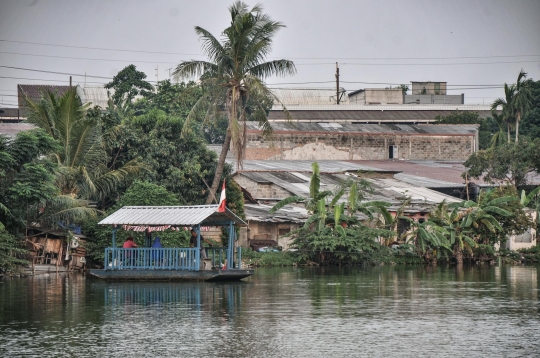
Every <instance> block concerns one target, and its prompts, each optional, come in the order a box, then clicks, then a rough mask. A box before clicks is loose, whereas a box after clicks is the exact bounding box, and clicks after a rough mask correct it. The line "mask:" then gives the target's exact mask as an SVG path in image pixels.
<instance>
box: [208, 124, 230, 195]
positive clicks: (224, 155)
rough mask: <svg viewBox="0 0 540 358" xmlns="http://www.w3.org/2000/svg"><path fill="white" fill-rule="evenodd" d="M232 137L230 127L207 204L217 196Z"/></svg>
mask: <svg viewBox="0 0 540 358" xmlns="http://www.w3.org/2000/svg"><path fill="white" fill-rule="evenodd" d="M231 137H232V135H231V129H230V128H228V129H227V133H226V134H225V141H224V142H223V147H222V148H221V153H220V155H219V160H218V164H217V167H216V173H215V174H214V180H213V181H212V186H211V187H210V192H209V193H208V196H207V197H206V202H205V204H206V205H209V204H212V200H213V199H214V198H215V196H216V192H217V189H218V186H219V182H220V180H221V176H222V175H223V168H224V167H225V159H226V158H227V153H228V152H229V148H230V147H231ZM216 200H217V199H216Z"/></svg>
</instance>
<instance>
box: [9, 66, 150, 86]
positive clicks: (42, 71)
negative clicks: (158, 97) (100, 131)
mask: <svg viewBox="0 0 540 358" xmlns="http://www.w3.org/2000/svg"><path fill="white" fill-rule="evenodd" d="M0 67H3V68H9V69H13V70H21V71H31V72H41V73H52V74H55V75H66V76H77V77H85V78H86V77H90V78H102V79H105V80H111V79H112V77H104V76H94V75H88V74H78V73H67V72H56V71H46V70H36V69H34V68H23V67H13V66H4V65H0ZM146 82H152V83H156V81H146Z"/></svg>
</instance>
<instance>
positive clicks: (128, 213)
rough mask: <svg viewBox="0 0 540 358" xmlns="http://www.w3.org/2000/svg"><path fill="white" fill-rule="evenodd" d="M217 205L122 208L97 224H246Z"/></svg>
mask: <svg viewBox="0 0 540 358" xmlns="http://www.w3.org/2000/svg"><path fill="white" fill-rule="evenodd" d="M218 207H219V205H194V206H124V207H122V208H121V209H119V210H117V211H115V212H114V213H112V214H111V215H109V216H108V217H106V218H105V219H103V220H101V221H100V222H99V224H100V225H146V226H158V225H172V226H194V225H198V224H201V225H204V226H221V225H227V224H229V222H230V221H233V222H234V223H235V225H240V226H245V225H246V223H245V222H244V221H243V220H242V219H240V218H239V217H238V216H236V215H235V214H234V213H233V212H232V211H230V210H229V209H227V208H226V210H225V212H218V211H217V210H218Z"/></svg>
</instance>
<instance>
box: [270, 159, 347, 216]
mask: <svg viewBox="0 0 540 358" xmlns="http://www.w3.org/2000/svg"><path fill="white" fill-rule="evenodd" d="M311 168H312V169H313V173H312V174H311V178H310V181H309V198H304V197H302V196H289V197H288V198H285V199H283V200H281V201H280V202H278V203H277V204H276V205H274V206H273V207H272V209H270V213H272V214H273V213H275V212H276V211H278V210H279V209H281V208H283V207H284V206H286V205H289V204H292V203H304V205H305V207H306V209H307V210H308V211H309V212H311V213H317V212H318V210H319V204H318V203H319V201H320V200H323V202H324V201H325V198H326V197H327V196H329V195H331V194H332V192H331V191H329V190H323V191H320V187H321V174H320V168H319V164H318V163H317V162H313V164H311ZM337 200H339V198H338V199H336V202H337ZM325 210H326V209H325Z"/></svg>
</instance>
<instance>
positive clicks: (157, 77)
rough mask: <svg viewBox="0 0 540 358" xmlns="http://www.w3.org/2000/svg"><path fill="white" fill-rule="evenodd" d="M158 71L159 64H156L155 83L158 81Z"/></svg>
mask: <svg viewBox="0 0 540 358" xmlns="http://www.w3.org/2000/svg"><path fill="white" fill-rule="evenodd" d="M158 71H159V65H156V83H157V82H159V76H158Z"/></svg>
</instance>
